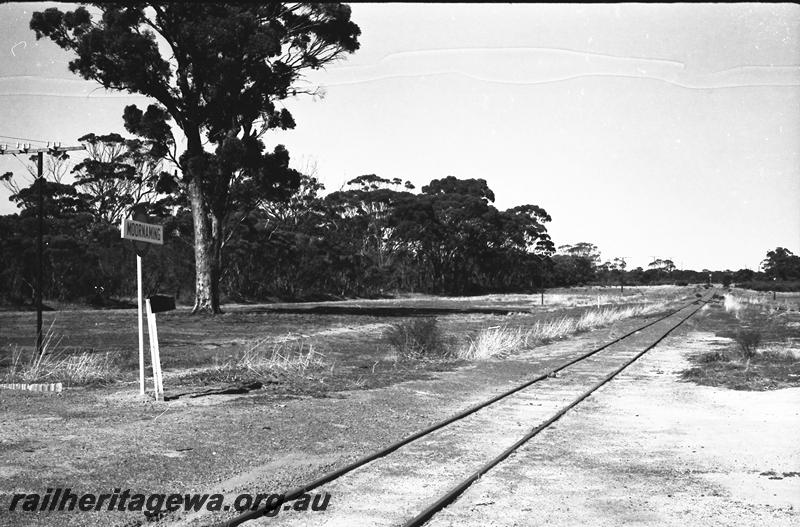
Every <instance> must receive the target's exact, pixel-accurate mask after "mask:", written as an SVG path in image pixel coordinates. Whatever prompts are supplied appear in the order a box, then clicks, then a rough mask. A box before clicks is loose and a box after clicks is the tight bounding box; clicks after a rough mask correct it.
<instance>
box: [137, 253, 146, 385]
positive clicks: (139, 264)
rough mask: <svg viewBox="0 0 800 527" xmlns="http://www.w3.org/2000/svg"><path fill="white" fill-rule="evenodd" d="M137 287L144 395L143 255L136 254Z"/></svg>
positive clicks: (140, 359)
mask: <svg viewBox="0 0 800 527" xmlns="http://www.w3.org/2000/svg"><path fill="white" fill-rule="evenodd" d="M136 289H137V297H138V299H139V301H138V304H139V394H140V395H144V322H143V321H142V296H143V295H142V257H141V256H139V255H138V254H137V255H136Z"/></svg>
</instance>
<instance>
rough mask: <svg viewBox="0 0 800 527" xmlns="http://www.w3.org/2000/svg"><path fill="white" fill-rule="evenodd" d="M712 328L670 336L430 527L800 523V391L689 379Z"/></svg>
mask: <svg viewBox="0 0 800 527" xmlns="http://www.w3.org/2000/svg"><path fill="white" fill-rule="evenodd" d="M709 329H710V328H707V327H705V326H704V324H703V321H702V319H701V320H700V321H699V322H697V323H696V324H695V328H694V329H693V330H692V331H690V332H689V333H688V335H686V336H683V337H673V338H670V339H669V341H667V342H666V343H665V344H664V345H663V346H660V347H658V348H656V349H655V350H653V352H652V353H650V354H649V355H648V356H646V358H644V359H643V360H641V361H639V362H637V363H636V364H634V365H633V366H632V367H631V368H630V369H629V370H628V371H627V372H626V373H625V374H623V375H622V376H621V377H619V378H618V379H617V380H615V381H614V382H612V383H611V384H609V385H607V386H606V387H604V388H603V389H601V391H600V392H598V393H597V394H595V395H594V396H592V397H591V398H590V399H589V400H588V401H586V402H585V403H584V404H582V405H580V406H579V407H578V408H576V409H575V411H573V412H570V413H569V414H567V415H566V416H565V417H564V418H563V419H562V420H561V421H560V422H559V423H558V425H557V426H556V427H555V428H552V429H549V430H547V431H545V432H544V433H543V434H542V435H541V437H540V438H539V440H538V441H535V442H531V443H530V444H529V445H528V446H527V447H525V448H523V449H522V450H521V451H520V452H519V453H518V454H517V455H515V456H513V458H512V459H510V460H509V462H508V463H505V464H503V466H502V467H499V468H498V470H496V471H493V472H491V473H489V474H487V475H486V476H484V477H483V478H482V479H481V480H480V481H479V482H478V483H476V484H475V485H474V486H473V487H472V488H470V489H469V490H468V491H467V492H466V493H465V494H464V495H463V496H462V497H461V499H460V500H459V501H458V502H457V503H455V504H454V505H453V506H452V507H450V508H449V509H447V510H446V511H445V512H444V513H443V514H442V515H441V516H440V517H439V518H437V519H436V520H435V521H433V522H431V523H430V525H504V526H505V525H508V526H510V525H551V526H572V525H603V526H606V525H608V526H615V525H674V526H685V525H702V526H712V525H713V526H723V525H724V526H730V525H737V526H763V525H770V526H784V525H785V526H789V525H797V522H798V518H800V515H799V514H800V513H799V512H798V510H800V478H798V477H797V473H798V469H800V441H799V439H800V437H799V436H798V432H797V431H798V430H800V388H785V389H781V390H775V391H766V392H745V391H732V390H729V389H724V388H717V387H708V386H697V385H695V384H691V383H685V382H680V381H679V375H678V374H679V372H680V371H682V370H684V369H686V368H687V367H689V361H688V360H687V358H688V356H690V355H691V354H693V353H698V352H704V351H707V350H708V347H709V344H710V343H714V342H718V340H719V337H715V336H714V333H713V332H711V331H709Z"/></svg>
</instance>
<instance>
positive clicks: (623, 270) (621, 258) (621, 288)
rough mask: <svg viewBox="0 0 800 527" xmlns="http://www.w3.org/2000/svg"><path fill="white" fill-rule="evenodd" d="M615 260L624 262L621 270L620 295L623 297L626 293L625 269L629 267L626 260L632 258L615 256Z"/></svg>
mask: <svg viewBox="0 0 800 527" xmlns="http://www.w3.org/2000/svg"><path fill="white" fill-rule="evenodd" d="M614 258H615V259H616V260H622V268H621V269H620V270H619V294H620V295H622V294H624V293H625V285H624V284H625V268H626V267H627V266H628V263H627V262H626V261H625V258H630V256H615V257H614Z"/></svg>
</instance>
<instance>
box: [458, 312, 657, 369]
mask: <svg viewBox="0 0 800 527" xmlns="http://www.w3.org/2000/svg"><path fill="white" fill-rule="evenodd" d="M665 305H666V302H659V303H656V304H650V305H646V306H645V305H635V306H629V307H605V308H600V309H593V310H590V311H587V312H586V313H584V314H583V315H581V316H580V317H561V318H557V319H553V320H548V321H545V322H536V324H534V325H533V327H531V328H528V329H523V328H516V329H514V328H509V327H506V326H495V327H491V328H488V329H484V330H483V331H481V332H480V333H478V336H477V337H476V338H475V339H473V340H471V341H470V343H469V345H468V346H466V347H462V348H461V349H459V350H458V351H457V352H456V357H458V358H460V359H467V360H472V359H478V360H480V359H487V358H489V357H494V356H498V355H506V354H508V353H511V352H513V351H518V350H521V349H524V348H528V347H532V346H538V345H542V344H547V343H548V342H552V341H554V340H558V339H561V338H564V337H566V336H569V335H572V334H574V333H579V332H581V331H588V330H590V329H595V328H598V327H602V326H606V325H608V324H613V323H614V322H617V321H619V320H623V319H626V318H631V317H636V316H642V315H646V314H649V313H653V312H655V311H658V310H660V309H662V308H663V307H664V306H665Z"/></svg>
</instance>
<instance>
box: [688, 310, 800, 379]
mask: <svg viewBox="0 0 800 527" xmlns="http://www.w3.org/2000/svg"><path fill="white" fill-rule="evenodd" d="M723 306H724V308H725V312H724V313H721V315H720V316H721V317H722V318H723V319H724V320H721V321H720V322H724V323H725V324H726V325H728V326H729V327H730V326H735V327H734V329H732V330H728V331H724V332H721V333H719V334H720V336H726V337H728V338H730V339H731V342H730V345H729V346H728V348H727V349H726V350H725V351H713V352H708V353H703V354H700V355H698V356H695V357H693V358H692V359H691V360H692V362H693V366H692V367H691V368H689V369H687V370H684V371H683V372H681V378H682V379H683V380H687V381H692V382H695V383H697V384H702V385H706V386H723V387H726V388H730V389H734V390H758V391H763V390H774V389H778V388H786V387H791V386H800V349H798V348H797V344H796V340H794V339H793V338H792V337H791V335H793V334H794V335H796V332H793V331H792V330H791V329H790V328H789V319H788V314H787V313H785V312H784V313H783V314H781V313H780V311H779V310H777V309H776V308H775V305H774V304H772V305H770V304H769V303H767V302H764V301H763V300H761V299H758V298H748V297H741V296H734V295H730V294H726V295H725V299H724V302H723Z"/></svg>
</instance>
